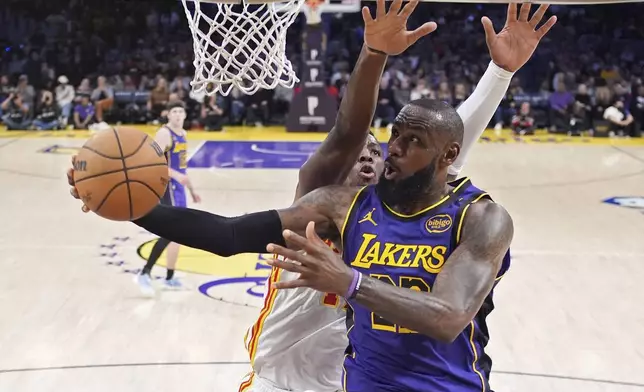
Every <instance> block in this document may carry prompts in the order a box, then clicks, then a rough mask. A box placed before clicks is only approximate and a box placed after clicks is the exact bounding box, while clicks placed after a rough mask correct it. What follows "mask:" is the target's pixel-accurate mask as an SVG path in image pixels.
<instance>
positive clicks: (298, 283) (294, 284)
mask: <svg viewBox="0 0 644 392" xmlns="http://www.w3.org/2000/svg"><path fill="white" fill-rule="evenodd" d="M271 285H272V286H273V287H274V288H276V289H278V290H280V289H296V288H298V287H308V281H307V280H305V279H294V280H287V281H282V282H273V283H271Z"/></svg>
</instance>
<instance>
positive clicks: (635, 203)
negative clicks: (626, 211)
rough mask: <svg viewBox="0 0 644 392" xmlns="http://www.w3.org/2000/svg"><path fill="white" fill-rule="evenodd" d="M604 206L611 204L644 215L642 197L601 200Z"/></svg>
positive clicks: (643, 199)
mask: <svg viewBox="0 0 644 392" xmlns="http://www.w3.org/2000/svg"><path fill="white" fill-rule="evenodd" d="M602 202H604V203H606V204H612V205H616V206H619V207H624V208H630V209H633V210H638V211H641V212H642V213H644V197H643V196H616V197H610V198H608V199H604V200H602Z"/></svg>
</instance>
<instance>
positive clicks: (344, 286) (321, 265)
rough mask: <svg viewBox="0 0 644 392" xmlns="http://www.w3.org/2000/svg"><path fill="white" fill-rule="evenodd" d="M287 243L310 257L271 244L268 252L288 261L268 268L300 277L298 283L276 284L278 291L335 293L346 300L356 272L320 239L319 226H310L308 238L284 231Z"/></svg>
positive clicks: (295, 281)
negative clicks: (299, 289) (295, 290)
mask: <svg viewBox="0 0 644 392" xmlns="http://www.w3.org/2000/svg"><path fill="white" fill-rule="evenodd" d="M284 239H285V240H286V241H287V242H288V243H289V244H290V245H291V246H293V247H295V248H298V249H302V250H304V251H305V252H306V253H303V252H298V251H295V250H292V249H288V248H284V247H282V246H279V245H275V244H269V245H268V246H267V247H266V249H267V250H268V251H269V252H271V253H275V254H278V255H280V256H282V257H284V258H285V260H286V261H285V260H277V259H276V260H269V261H268V264H270V265H272V266H275V267H278V268H282V269H285V270H287V271H291V272H295V273H299V274H300V276H299V278H297V279H295V280H290V281H285V282H277V283H274V285H275V288H278V289H293V288H296V287H310V288H312V289H315V290H318V291H322V292H324V293H334V294H338V295H341V296H344V295H345V294H346V293H347V291H348V290H349V286H351V281H352V279H353V270H352V269H351V268H350V267H349V266H347V265H346V264H344V261H343V260H342V257H340V255H339V254H337V253H335V252H334V251H333V250H332V249H331V248H330V247H329V246H328V245H327V244H325V243H324V241H322V239H320V237H319V236H318V235H317V233H316V232H315V223H313V222H309V224H308V226H306V238H304V237H302V236H300V235H298V234H296V233H293V232H292V231H290V230H285V231H284Z"/></svg>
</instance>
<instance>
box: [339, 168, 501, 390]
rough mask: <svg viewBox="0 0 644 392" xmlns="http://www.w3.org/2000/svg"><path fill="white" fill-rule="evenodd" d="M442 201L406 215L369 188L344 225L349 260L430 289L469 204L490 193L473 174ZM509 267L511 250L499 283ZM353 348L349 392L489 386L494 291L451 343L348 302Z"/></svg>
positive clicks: (391, 280)
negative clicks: (489, 320)
mask: <svg viewBox="0 0 644 392" xmlns="http://www.w3.org/2000/svg"><path fill="white" fill-rule="evenodd" d="M451 185H452V186H453V187H454V188H453V190H452V191H451V192H450V193H449V194H448V195H447V196H445V197H444V198H443V199H442V200H440V201H439V202H438V203H436V204H434V205H432V206H430V207H428V208H426V209H424V210H422V211H420V212H418V213H416V214H414V215H402V214H399V213H397V212H394V211H393V210H392V209H391V208H389V207H388V206H387V205H386V204H384V203H383V202H382V201H381V200H380V198H379V197H378V195H377V194H376V188H375V187H374V186H368V187H365V188H363V189H362V190H361V191H360V192H359V193H358V195H357V196H356V198H355V200H354V203H353V205H352V206H351V208H350V210H349V212H348V215H347V219H346V223H345V225H344V230H343V235H342V238H343V247H344V252H343V258H344V260H345V262H347V263H348V264H349V265H350V266H351V267H353V268H355V269H357V270H358V271H360V272H362V273H363V274H365V275H366V276H371V277H372V278H375V279H379V280H380V281H382V282H385V283H387V284H391V285H394V286H397V287H403V288H406V289H410V290H417V291H424V292H430V291H431V288H432V285H433V284H434V280H435V279H436V276H437V275H438V273H439V272H440V271H441V269H442V267H443V265H444V264H445V262H446V261H447V259H448V258H449V256H450V254H451V253H452V252H453V251H454V248H455V247H456V246H458V243H459V241H460V235H461V232H460V230H461V228H462V222H463V218H464V216H465V215H466V213H467V210H468V208H469V206H470V205H471V204H472V203H475V202H477V201H478V200H481V199H483V198H488V199H489V196H488V195H487V193H485V192H483V191H481V190H480V189H478V188H476V187H475V186H474V185H472V184H471V182H470V180H469V179H467V178H464V179H461V180H458V181H455V182H453V183H452V184H451ZM509 266H510V255H509V252H508V254H506V255H505V258H504V260H503V265H502V267H501V270H500V271H499V274H498V276H497V282H498V281H499V280H500V279H501V276H502V275H503V274H504V273H505V272H506V271H507V270H508V268H509ZM349 305H350V308H349V310H348V313H347V329H348V336H349V347H348V348H347V355H346V356H345V362H344V373H345V374H344V380H343V382H344V388H345V389H344V390H345V391H346V392H374V391H379V392H380V391H390V392H408V391H414V392H441V391H445V392H459V391H472V392H485V391H489V390H490V387H489V384H488V379H489V373H490V368H491V366H492V363H491V362H492V361H491V359H490V358H489V357H488V356H487V355H485V353H484V349H485V346H486V344H487V342H488V330H487V325H486V323H485V318H486V317H487V315H488V314H489V313H490V312H491V311H492V309H493V308H494V304H493V302H492V293H490V294H489V295H488V297H487V298H486V300H485V302H484V304H483V306H482V307H481V309H480V310H479V312H478V314H477V315H476V317H475V318H474V320H472V322H471V323H470V324H469V325H468V326H467V327H466V328H465V330H464V331H463V332H461V334H460V335H459V336H458V337H457V338H456V340H455V341H454V342H452V343H449V344H448V343H443V342H440V341H437V340H435V339H432V338H430V337H428V336H426V335H421V334H419V333H416V332H414V331H412V330H410V329H408V328H406V327H405V326H404V325H397V324H394V323H392V322H390V321H388V320H386V319H384V318H382V317H380V316H378V315H376V314H374V313H372V312H370V311H369V310H368V309H367V308H365V307H363V306H361V305H359V304H358V303H356V302H355V301H349Z"/></svg>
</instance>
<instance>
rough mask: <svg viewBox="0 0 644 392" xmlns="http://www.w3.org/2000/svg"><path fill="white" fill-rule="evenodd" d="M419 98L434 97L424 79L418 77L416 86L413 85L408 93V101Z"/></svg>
mask: <svg viewBox="0 0 644 392" xmlns="http://www.w3.org/2000/svg"><path fill="white" fill-rule="evenodd" d="M421 98H430V99H434V98H435V96H434V92H433V91H432V90H431V89H429V88H428V87H427V82H426V81H425V79H418V82H417V83H416V86H414V88H413V89H412V90H411V93H410V95H409V100H410V101H415V100H417V99H421Z"/></svg>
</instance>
